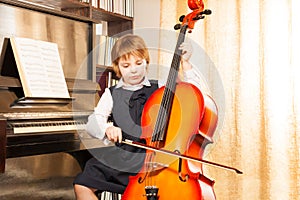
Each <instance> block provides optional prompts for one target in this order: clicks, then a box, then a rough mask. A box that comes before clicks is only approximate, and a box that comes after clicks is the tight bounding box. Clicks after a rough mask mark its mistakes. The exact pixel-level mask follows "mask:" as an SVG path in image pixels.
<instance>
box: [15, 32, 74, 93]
mask: <svg viewBox="0 0 300 200" xmlns="http://www.w3.org/2000/svg"><path fill="white" fill-rule="evenodd" d="M11 43H12V47H13V50H14V53H15V54H17V56H16V55H15V57H17V58H16V61H17V67H18V70H19V73H20V79H21V82H22V85H23V88H24V87H25V88H24V92H25V96H26V97H53V98H70V96H69V93H68V88H67V84H66V81H65V77H64V73H63V69H62V65H61V61H60V57H59V52H58V46H57V44H55V43H51V42H45V41H39V40H33V39H28V38H18V37H13V38H11Z"/></svg>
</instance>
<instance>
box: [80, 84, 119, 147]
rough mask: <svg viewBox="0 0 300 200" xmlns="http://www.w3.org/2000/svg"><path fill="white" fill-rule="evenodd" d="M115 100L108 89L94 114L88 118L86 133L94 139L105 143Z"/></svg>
mask: <svg viewBox="0 0 300 200" xmlns="http://www.w3.org/2000/svg"><path fill="white" fill-rule="evenodd" d="M112 107H113V100H112V96H111V93H110V90H109V89H108V88H106V89H105V91H104V93H103V94H102V96H101V98H100V100H99V102H98V104H97V106H96V108H95V109H94V112H93V113H92V114H91V115H90V116H89V117H88V122H87V125H86V131H87V132H88V133H89V134H90V135H91V136H93V137H96V138H99V139H101V140H103V141H104V142H105V143H106V142H107V141H105V139H106V137H105V131H106V129H107V128H108V127H109V126H112V125H111V123H108V122H107V119H108V117H109V116H110V114H111V112H112Z"/></svg>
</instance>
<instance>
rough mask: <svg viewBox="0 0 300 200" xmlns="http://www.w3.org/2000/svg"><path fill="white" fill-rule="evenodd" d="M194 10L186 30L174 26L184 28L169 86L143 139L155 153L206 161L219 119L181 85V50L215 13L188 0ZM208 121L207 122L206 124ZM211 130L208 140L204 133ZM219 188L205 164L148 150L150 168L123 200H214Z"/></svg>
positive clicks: (147, 117)
mask: <svg viewBox="0 0 300 200" xmlns="http://www.w3.org/2000/svg"><path fill="white" fill-rule="evenodd" d="M188 5H189V7H190V8H191V9H192V10H193V12H192V13H190V14H188V15H187V16H183V17H182V18H181V19H180V21H181V22H183V25H180V24H179V25H175V27H174V28H175V29H178V28H180V34H179V37H178V41H177V45H176V48H175V52H174V56H173V60H172V64H171V68H170V72H169V76H168V80H167V84H166V86H165V87H161V88H159V89H158V90H157V91H155V92H154V93H153V94H152V95H151V96H150V98H149V99H148V100H147V102H146V104H145V106H144V109H143V113H142V118H141V126H142V134H141V139H142V140H144V141H145V143H146V146H148V147H153V148H152V149H154V148H156V149H164V150H167V151H169V152H174V153H176V154H178V155H185V156H187V157H194V156H195V157H196V158H199V157H200V158H201V157H202V155H203V152H204V148H205V146H206V144H208V142H207V141H209V140H207V139H208V138H210V137H212V134H210V132H209V131H210V130H214V129H215V127H214V128H209V127H207V126H209V123H210V122H215V121H214V120H213V118H210V117H211V116H212V117H214V110H213V109H210V108H206V107H205V99H204V96H203V94H202V93H201V91H200V90H199V89H198V88H197V87H196V86H194V85H192V84H189V83H185V82H179V83H178V82H177V76H178V69H179V66H180V59H181V55H182V53H183V52H182V51H181V50H180V49H179V46H180V45H181V44H182V42H184V36H185V33H186V31H187V29H188V28H189V29H192V28H193V27H194V24H195V21H196V20H199V19H203V18H204V16H202V15H204V14H210V13H211V12H210V11H203V8H204V5H203V2H202V0H196V1H195V0H188ZM210 111H212V112H210ZM203 118H204V119H205V118H207V119H205V120H204V122H203V123H202V120H203ZM209 118H210V119H209ZM201 124H202V125H203V126H200V125H201ZM214 125H215V124H214ZM206 130H207V131H208V130H209V131H208V132H207V133H208V135H206V133H202V132H205V131H206ZM201 131H202V132H201ZM201 133H202V134H201ZM150 149H151V148H150ZM213 183H214V181H211V180H210V179H208V178H206V177H205V176H204V175H203V172H202V165H201V164H199V163H197V164H194V163H193V162H191V161H188V160H186V159H182V158H181V157H180V158H178V157H176V156H169V155H168V154H164V153H161V152H159V151H153V150H149V149H147V151H146V156H145V161H144V165H143V167H142V169H141V171H140V172H139V173H138V174H137V175H136V176H132V177H130V178H129V184H128V186H127V187H126V189H125V191H124V193H123V196H122V200H132V199H134V200H146V199H147V200H169V199H172V200H173V199H194V200H203V199H207V200H208V199H209V200H214V199H215V198H214V197H215V195H214V192H213V189H212V186H213ZM202 187H203V191H202Z"/></svg>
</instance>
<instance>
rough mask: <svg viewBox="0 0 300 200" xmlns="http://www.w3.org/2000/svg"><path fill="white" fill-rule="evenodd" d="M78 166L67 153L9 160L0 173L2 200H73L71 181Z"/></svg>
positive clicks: (78, 169)
mask: <svg viewBox="0 0 300 200" xmlns="http://www.w3.org/2000/svg"><path fill="white" fill-rule="evenodd" d="M79 172H80V167H79V165H78V164H77V162H76V161H75V159H73V158H72V157H71V156H69V155H67V154H62V153H61V154H53V155H43V156H31V157H23V158H13V159H8V160H7V163H6V172H5V173H4V174H0V199H1V200H48V199H49V200H74V199H75V196H74V192H73V185H72V182H73V180H74V177H75V176H76V174H77V173H79Z"/></svg>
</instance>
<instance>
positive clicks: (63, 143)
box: [0, 76, 100, 173]
mask: <svg viewBox="0 0 300 200" xmlns="http://www.w3.org/2000/svg"><path fill="white" fill-rule="evenodd" d="M66 83H67V86H68V90H69V94H70V96H71V97H72V99H71V101H58V102H55V100H53V99H47V98H44V99H38V100H36V99H35V101H34V100H33V101H32V102H31V101H30V99H29V100H27V101H26V102H25V101H24V99H23V97H22V96H23V95H24V94H23V89H22V85H21V83H20V80H19V78H18V77H10V76H0V172H1V173H3V172H5V160H6V159H7V158H13V157H21V156H31V155H39V154H48V153H56V152H67V153H69V154H71V155H72V156H74V158H76V159H77V161H78V162H79V164H80V166H83V165H84V162H85V160H86V159H88V156H89V153H88V151H87V150H86V146H85V145H84V144H83V143H82V138H84V137H85V138H87V141H89V142H91V143H92V141H93V140H95V139H94V138H90V137H88V134H87V133H86V132H85V130H84V129H85V124H86V122H87V118H88V116H89V115H90V114H91V113H92V111H93V108H94V106H95V102H96V101H97V98H98V97H97V92H98V91H99V90H100V89H99V87H98V84H97V83H95V82H92V81H90V80H75V79H66ZM81 136H83V137H81Z"/></svg>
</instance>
